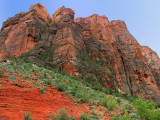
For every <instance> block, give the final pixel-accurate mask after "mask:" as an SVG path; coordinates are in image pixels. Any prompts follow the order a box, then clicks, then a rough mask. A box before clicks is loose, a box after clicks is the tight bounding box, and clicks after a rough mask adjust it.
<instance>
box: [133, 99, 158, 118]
mask: <svg viewBox="0 0 160 120" xmlns="http://www.w3.org/2000/svg"><path fill="white" fill-rule="evenodd" d="M133 106H134V107H135V108H136V110H137V115H139V116H140V117H141V119H148V118H152V117H151V114H150V113H152V112H153V110H154V109H155V107H156V104H155V103H154V102H151V101H149V100H146V101H143V100H142V99H139V100H135V101H134V102H133ZM150 120H152V119H150Z"/></svg>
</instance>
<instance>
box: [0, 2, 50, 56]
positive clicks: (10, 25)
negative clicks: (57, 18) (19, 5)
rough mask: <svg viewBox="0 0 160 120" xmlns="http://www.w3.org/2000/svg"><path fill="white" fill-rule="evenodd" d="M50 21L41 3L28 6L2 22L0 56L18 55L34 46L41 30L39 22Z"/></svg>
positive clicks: (45, 22)
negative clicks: (24, 10)
mask: <svg viewBox="0 0 160 120" xmlns="http://www.w3.org/2000/svg"><path fill="white" fill-rule="evenodd" d="M49 21H50V17H49V14H48V13H47V10H46V8H45V7H44V6H43V5H42V4H36V5H33V6H31V7H30V9H29V11H27V12H21V13H18V14H17V15H15V16H14V17H12V18H8V19H7V21H6V22H4V23H3V26H2V29H1V32H0V50H1V51H0V57H1V58H4V55H13V56H19V55H21V54H22V53H25V52H28V51H30V50H32V49H34V48H35V45H36V43H37V40H38V39H39V37H40V33H41V31H42V28H41V24H42V25H43V24H47V23H49Z"/></svg>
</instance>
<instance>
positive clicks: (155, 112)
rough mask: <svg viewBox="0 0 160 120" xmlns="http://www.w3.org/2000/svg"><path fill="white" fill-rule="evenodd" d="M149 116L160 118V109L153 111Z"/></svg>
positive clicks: (150, 118)
mask: <svg viewBox="0 0 160 120" xmlns="http://www.w3.org/2000/svg"><path fill="white" fill-rule="evenodd" d="M148 118H149V120H160V109H159V110H153V111H151V112H150V114H149V117H148Z"/></svg>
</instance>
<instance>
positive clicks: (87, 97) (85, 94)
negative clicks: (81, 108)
mask: <svg viewBox="0 0 160 120" xmlns="http://www.w3.org/2000/svg"><path fill="white" fill-rule="evenodd" d="M88 101H89V95H88V94H87V93H83V94H82V102H84V103H87V102H88Z"/></svg>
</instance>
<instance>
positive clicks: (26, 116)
mask: <svg viewBox="0 0 160 120" xmlns="http://www.w3.org/2000/svg"><path fill="white" fill-rule="evenodd" d="M30 115H31V113H30V112H25V113H24V118H23V120H33V119H32V117H31V116H30Z"/></svg>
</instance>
